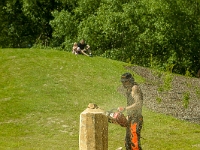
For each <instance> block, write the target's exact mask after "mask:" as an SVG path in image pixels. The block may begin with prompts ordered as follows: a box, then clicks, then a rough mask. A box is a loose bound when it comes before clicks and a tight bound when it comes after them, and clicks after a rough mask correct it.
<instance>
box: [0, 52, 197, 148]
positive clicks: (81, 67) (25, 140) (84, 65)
mask: <svg viewBox="0 0 200 150" xmlns="http://www.w3.org/2000/svg"><path fill="white" fill-rule="evenodd" d="M124 65H127V64H125V63H122V62H118V61H113V60H109V59H105V58H100V57H92V58H91V57H85V56H75V55H72V54H71V53H68V52H64V51H56V50H39V49H0V149H56V150H59V149H60V150H63V149H67V150H77V149H78V143H79V139H78V138H79V115H80V113H81V112H82V111H84V110H85V109H86V107H87V105H88V104H89V103H91V102H92V103H96V104H97V105H98V106H99V107H101V108H102V109H105V110H110V109H112V108H116V107H118V106H124V105H126V98H125V97H123V96H122V95H121V94H120V93H118V92H117V90H116V89H117V87H119V86H120V82H119V78H120V75H121V74H122V73H124V72H126V71H127V70H125V69H124V67H123V66H124ZM136 81H139V82H140V81H142V79H141V78H140V77H138V76H137V75H136ZM143 115H144V126H143V130H142V139H141V141H142V146H143V148H144V150H146V149H148V150H161V149H162V150H171V149H173V150H174V149H176V150H179V149H180V150H183V149H184V150H191V149H192V150H198V149H200V138H199V135H200V125H195V124H191V123H188V122H184V121H180V120H177V119H174V118H172V117H170V116H165V115H162V114H157V113H154V112H151V111H150V110H148V109H146V108H144V111H143ZM124 136H125V128H121V127H120V126H117V125H112V124H110V125H109V150H115V149H116V148H118V147H120V146H124Z"/></svg>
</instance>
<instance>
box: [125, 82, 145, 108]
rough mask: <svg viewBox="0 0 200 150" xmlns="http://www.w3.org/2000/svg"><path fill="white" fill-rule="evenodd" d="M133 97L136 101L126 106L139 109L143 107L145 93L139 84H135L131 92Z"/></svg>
mask: <svg viewBox="0 0 200 150" xmlns="http://www.w3.org/2000/svg"><path fill="white" fill-rule="evenodd" d="M131 95H132V97H133V98H134V100H135V103H133V104H132V105H130V106H127V107H126V110H138V109H142V104H143V94H142V91H141V89H140V87H139V86H138V85H134V86H133V87H132V92H131Z"/></svg>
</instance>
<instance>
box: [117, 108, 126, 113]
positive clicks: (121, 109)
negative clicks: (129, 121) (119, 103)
mask: <svg viewBox="0 0 200 150" xmlns="http://www.w3.org/2000/svg"><path fill="white" fill-rule="evenodd" d="M117 110H118V111H119V112H123V111H125V107H118V108H117Z"/></svg>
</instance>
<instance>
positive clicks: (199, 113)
mask: <svg viewBox="0 0 200 150" xmlns="http://www.w3.org/2000/svg"><path fill="white" fill-rule="evenodd" d="M127 69H128V70H132V71H134V72H135V73H137V74H138V75H140V76H142V77H143V78H145V80H146V82H145V83H144V84H140V87H141V89H142V92H143V96H144V105H145V106H146V107H147V108H149V109H151V110H153V111H155V112H159V113H163V114H166V115H171V116H174V117H176V118H178V119H181V120H186V121H189V122H192V123H197V124H200V79H199V78H190V77H184V76H180V75H174V74H173V75H171V74H163V73H158V72H155V71H152V70H150V69H148V68H145V67H140V66H132V67H127ZM167 79H168V80H167ZM165 81H167V82H165ZM163 87H164V88H165V87H166V88H165V90H162V89H163ZM167 88H168V89H167ZM187 102H188V103H187Z"/></svg>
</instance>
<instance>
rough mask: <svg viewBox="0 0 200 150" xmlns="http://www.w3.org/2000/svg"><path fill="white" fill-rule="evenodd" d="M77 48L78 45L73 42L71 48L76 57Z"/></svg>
mask: <svg viewBox="0 0 200 150" xmlns="http://www.w3.org/2000/svg"><path fill="white" fill-rule="evenodd" d="M77 48H78V44H77V43H76V42H75V43H74V45H73V48H72V53H73V54H75V55H77V54H78V53H77Z"/></svg>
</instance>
